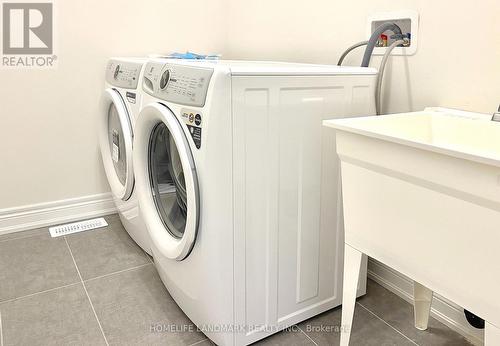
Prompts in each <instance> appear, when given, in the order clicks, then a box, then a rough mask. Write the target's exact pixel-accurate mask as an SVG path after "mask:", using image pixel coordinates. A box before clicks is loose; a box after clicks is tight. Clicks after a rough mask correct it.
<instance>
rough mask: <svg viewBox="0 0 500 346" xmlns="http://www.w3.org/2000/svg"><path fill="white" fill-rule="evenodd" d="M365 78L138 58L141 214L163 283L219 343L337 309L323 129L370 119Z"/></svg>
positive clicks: (334, 184)
mask: <svg viewBox="0 0 500 346" xmlns="http://www.w3.org/2000/svg"><path fill="white" fill-rule="evenodd" d="M375 81H376V70H374V69H371V68H357V67H336V66H322V65H308V64H294V63H280V62H244V61H182V60H161V59H159V60H151V61H149V62H148V63H147V64H146V67H145V71H144V77H143V79H142V88H143V91H144V92H145V94H144V98H143V108H142V110H141V112H140V115H139V118H138V121H137V125H136V130H135V137H134V154H133V155H134V171H135V176H136V185H137V194H138V198H139V204H140V207H141V213H142V215H143V217H144V221H145V223H146V227H147V229H148V232H149V234H150V236H151V248H152V253H153V257H154V259H155V265H156V267H157V269H158V272H159V273H160V277H161V279H162V280H163V282H164V284H165V286H166V287H167V289H168V291H169V292H170V294H171V295H172V297H173V298H174V299H175V301H176V302H177V303H178V305H179V306H180V307H181V308H182V310H183V311H184V312H185V313H186V314H187V315H188V316H189V318H190V319H191V320H192V321H193V322H194V323H195V324H196V325H197V326H198V328H200V329H201V330H202V331H203V332H204V333H205V334H206V335H207V336H208V337H209V338H210V339H211V340H213V341H214V342H215V343H216V344H218V345H247V344H250V343H252V342H255V341H257V340H260V339H262V338H264V337H266V336H269V335H271V334H273V333H276V332H278V331H279V330H282V329H284V328H286V327H288V326H290V325H293V324H295V323H298V322H300V321H303V320H305V319H308V318H310V317H312V316H315V315H317V314H319V313H322V312H324V311H326V310H328V309H331V308H333V307H336V306H338V305H340V304H341V299H342V292H341V288H342V286H341V284H342V265H343V263H342V262H343V245H344V242H343V228H342V227H343V220H342V208H341V193H340V181H339V171H340V168H339V161H338V160H337V159H336V154H335V153H336V149H335V134H334V133H333V132H334V131H326V130H324V127H323V126H322V121H323V120H324V119H332V118H336V117H339V118H340V117H348V116H358V115H369V114H375V100H374V94H375V93H374V90H375ZM361 282H362V283H361V284H360V294H363V293H364V291H365V284H366V281H365V277H364V280H361Z"/></svg>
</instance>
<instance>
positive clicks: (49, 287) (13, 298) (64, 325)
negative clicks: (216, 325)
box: [0, 215, 469, 346]
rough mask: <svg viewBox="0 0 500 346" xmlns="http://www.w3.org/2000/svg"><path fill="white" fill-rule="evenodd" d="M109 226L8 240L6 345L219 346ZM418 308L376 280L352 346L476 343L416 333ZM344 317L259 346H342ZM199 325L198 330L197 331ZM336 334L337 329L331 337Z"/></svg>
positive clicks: (316, 321)
mask: <svg viewBox="0 0 500 346" xmlns="http://www.w3.org/2000/svg"><path fill="white" fill-rule="evenodd" d="M106 219H107V221H108V223H109V226H108V227H106V228H102V229H98V230H94V231H90V232H83V233H77V234H73V235H69V236H66V237H60V238H51V237H50V235H49V234H48V230H47V228H41V229H37V230H32V231H26V232H21V233H14V234H9V235H4V236H0V345H1V346H10V345H30V346H31V345H179V346H181V345H186V346H189V345H199V346H208V345H212V343H211V342H210V341H208V340H207V339H206V337H205V336H204V335H203V334H202V333H200V332H196V331H194V332H193V331H191V332H182V331H178V332H168V333H166V332H165V333H162V332H157V331H156V332H155V331H154V330H152V325H153V324H154V323H161V324H163V325H169V324H175V325H178V326H186V325H187V326H192V324H191V322H190V321H189V319H188V318H187V317H186V315H184V313H183V312H182V311H181V309H180V308H179V307H178V306H177V305H176V304H175V302H174V301H173V300H172V298H171V297H170V295H169V294H168V292H167V291H166V290H165V288H164V287H163V285H162V283H161V281H160V279H159V277H158V275H157V273H156V271H155V269H154V266H153V264H152V262H151V259H150V257H149V256H147V255H146V254H145V253H144V252H143V251H142V250H141V249H140V248H139V247H138V246H136V245H135V243H134V242H133V241H132V240H131V239H130V237H129V236H128V234H127V233H126V232H125V230H124V229H123V227H122V225H121V223H120V220H119V218H118V217H117V216H116V215H111V216H109V217H106ZM412 314H413V312H412V307H411V305H410V304H408V303H406V302H405V301H404V300H402V299H400V298H399V297H397V296H396V295H394V294H392V293H391V292H389V291H387V290H386V289H384V288H382V287H381V286H379V285H378V284H376V283H375V282H373V281H369V283H368V294H367V295H366V296H364V297H362V298H361V299H359V301H358V303H357V305H356V312H355V321H354V326H353V334H352V342H351V344H352V345H453V346H459V345H469V343H468V342H467V341H466V340H465V339H464V338H463V337H461V336H460V335H459V334H457V333H455V332H453V331H451V330H450V329H448V328H447V327H446V326H444V325H443V324H441V323H439V322H438V321H436V320H434V319H433V320H432V321H431V322H430V328H429V329H428V330H427V331H424V332H422V331H418V330H416V329H415V328H413V315H412ZM340 315H341V309H340V308H336V309H333V310H330V311H328V312H326V313H324V314H322V315H320V316H317V317H315V318H312V319H310V320H308V321H305V322H302V323H300V324H299V325H297V326H294V327H292V328H290V329H289V330H287V331H284V332H281V333H279V334H276V335H273V336H271V337H269V338H267V339H265V340H263V341H261V342H258V343H257V344H259V345H286V346H293V345H321V346H322V345H338V344H339V334H338V333H336V332H335V328H336V327H338V326H339V325H340ZM193 327H194V326H193ZM332 330H333V331H332Z"/></svg>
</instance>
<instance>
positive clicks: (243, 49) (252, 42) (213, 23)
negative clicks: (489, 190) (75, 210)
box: [0, 0, 500, 211]
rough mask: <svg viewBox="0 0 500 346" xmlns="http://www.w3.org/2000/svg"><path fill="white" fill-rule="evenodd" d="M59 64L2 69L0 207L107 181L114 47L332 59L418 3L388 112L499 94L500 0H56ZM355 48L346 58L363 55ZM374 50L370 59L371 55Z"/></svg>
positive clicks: (88, 189)
mask: <svg viewBox="0 0 500 346" xmlns="http://www.w3.org/2000/svg"><path fill="white" fill-rule="evenodd" d="M55 7H56V10H57V13H56V20H57V21H58V23H57V24H58V26H57V28H56V39H57V41H58V43H59V53H58V55H59V66H58V68H57V69H55V70H46V71H43V70H27V71H26V70H12V71H7V70H0V120H1V126H0V164H1V166H0V167H1V176H0V177H1V179H0V211H2V209H5V208H10V207H17V206H25V205H30V204H33V203H42V202H50V201H56V200H61V199H66V198H74V197H81V196H87V195H92V194H98V193H102V192H106V191H108V190H109V188H108V186H107V183H106V179H105V175H104V173H103V170H102V168H101V162H100V155H99V148H98V144H97V134H96V132H97V131H96V126H97V119H98V117H99V116H100V114H99V112H98V103H97V100H98V99H99V97H100V95H101V92H102V87H103V82H104V80H103V77H104V66H105V63H106V59H107V58H108V57H109V56H119V55H130V56H134V55H136V56H144V55H146V54H148V53H152V52H171V51H173V50H177V51H185V50H187V49H189V50H193V51H200V52H221V53H223V54H224V56H225V57H226V58H236V59H264V60H271V59H274V60H287V61H302V62H314V63H336V61H337V59H338V57H339V56H340V54H341V52H342V51H343V50H344V49H345V48H346V47H348V46H350V45H351V44H352V43H354V42H357V41H360V40H363V39H365V38H366V37H365V29H366V18H367V17H368V16H369V15H370V14H372V13H373V12H375V11H382V10H393V9H414V10H417V11H418V12H419V13H420V42H419V47H418V51H417V54H416V55H415V56H411V57H407V58H404V57H394V58H393V59H392V63H391V64H390V65H389V66H388V69H387V76H386V77H387V79H386V84H385V86H386V90H387V91H386V92H385V101H386V102H385V103H384V105H385V107H384V109H385V110H386V111H388V112H397V111H408V110H420V109H422V108H423V107H425V106H429V105H431V106H436V105H438V106H449V107H456V108H463V109H467V110H475V111H482V112H487V113H491V112H492V111H493V109H494V108H495V107H497V106H498V103H499V102H500V83H499V82H500V63H499V62H500V26H499V25H498V13H500V1H498V0H479V1H473V2H471V1H467V2H463V1H456V0H439V1H436V0H399V1H397V2H395V1H393V0H390V1H389V0H376V1H372V0H348V1H345V0H344V1H339V0H309V1H302V0H301V1H290V0H287V1H285V0H251V1H250V0H211V1H205V0H196V1H182V0H147V1H137V0H123V1H118V0H106V1H98V0H87V1H77V0H57V2H56V6H55ZM360 60H361V50H359V51H358V52H355V54H352V55H351V56H350V57H349V58H348V59H347V60H346V63H347V64H358V63H359V62H360ZM379 61H380V58H379V57H376V58H375V59H373V64H374V65H375V66H376V65H377V64H378V62H379Z"/></svg>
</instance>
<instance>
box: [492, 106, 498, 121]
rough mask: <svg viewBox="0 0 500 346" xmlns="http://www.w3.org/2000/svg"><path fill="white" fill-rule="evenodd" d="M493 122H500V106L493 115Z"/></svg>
mask: <svg viewBox="0 0 500 346" xmlns="http://www.w3.org/2000/svg"><path fill="white" fill-rule="evenodd" d="M491 120H492V121H500V105H499V106H498V110H497V111H496V112H495V113H493V116H492V117H491Z"/></svg>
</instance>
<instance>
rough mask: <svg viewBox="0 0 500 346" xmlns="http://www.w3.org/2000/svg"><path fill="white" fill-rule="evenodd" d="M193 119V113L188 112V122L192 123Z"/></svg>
mask: <svg viewBox="0 0 500 346" xmlns="http://www.w3.org/2000/svg"><path fill="white" fill-rule="evenodd" d="M193 121H194V114H193V113H191V114H189V122H190V123H192V122H193Z"/></svg>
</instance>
